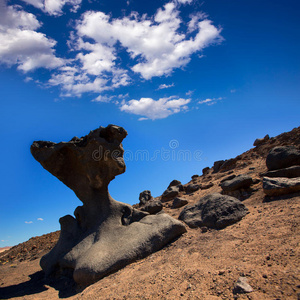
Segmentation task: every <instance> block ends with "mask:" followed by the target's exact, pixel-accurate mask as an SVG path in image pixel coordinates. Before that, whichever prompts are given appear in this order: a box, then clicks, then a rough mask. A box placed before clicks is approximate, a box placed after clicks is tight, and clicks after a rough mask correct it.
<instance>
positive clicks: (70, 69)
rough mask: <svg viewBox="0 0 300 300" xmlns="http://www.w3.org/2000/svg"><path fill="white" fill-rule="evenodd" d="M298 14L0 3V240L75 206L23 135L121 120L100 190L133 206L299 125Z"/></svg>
mask: <svg viewBox="0 0 300 300" xmlns="http://www.w3.org/2000/svg"><path fill="white" fill-rule="evenodd" d="M299 14H300V3H299V1H296V0H286V1H282V0H265V1H261V0H251V1H249V0H244V1H240V0H226V1H224V0H210V1H196V0H172V1H171V0H170V1H157V0H155V1H137V0H129V1H126V0H122V1H121V0H113V1H111V0H110V1H107V0H99V1H93V0H92V1H86V0H22V1H21V0H20V1H4V0H0V101H1V110H0V113H1V118H0V120H1V131H0V134H1V140H2V146H1V150H0V151H1V157H2V168H1V170H0V180H1V187H2V195H1V209H0V247H2V246H6V245H15V244H17V243H19V242H23V241H25V240H27V239H28V238H30V237H32V236H36V235H41V234H44V233H48V232H51V231H54V230H58V229H59V223H58V219H59V217H61V216H63V215H66V214H72V213H73V211H74V209H75V208H76V206H78V205H80V204H81V202H80V201H79V200H78V199H77V198H76V196H75V195H74V193H73V192H72V191H71V190H69V189H68V188H67V187H66V186H64V185H63V184H62V183H61V182H60V181H59V180H58V179H56V178H55V177H53V176H52V175H51V174H50V173H48V172H47V171H45V170H44V169H43V168H42V167H41V166H40V165H39V163H37V162H36V161H35V160H34V159H33V157H32V156H31V154H30V145H31V143H32V142H33V141H34V140H51V141H55V142H60V141H68V140H70V139H71V138H72V137H73V136H75V135H76V136H83V135H86V134H87V133H88V132H89V131H90V130H92V129H95V128H97V127H99V126H100V125H101V126H107V125H108V124H111V123H113V124H117V125H120V126H123V127H124V128H125V129H126V130H127V131H128V137H127V138H126V139H125V140H124V142H123V145H124V148H125V150H126V152H125V161H126V165H127V170H126V172H125V174H122V175H120V176H118V177H116V179H115V180H114V181H112V182H111V184H110V192H111V194H112V196H113V197H114V198H115V199H116V200H119V201H122V202H127V203H130V204H134V203H137V202H138V196H139V193H140V192H141V191H143V190H144V189H150V190H151V191H152V194H153V195H154V196H158V195H160V194H161V193H162V192H163V191H164V189H165V188H166V187H167V186H168V184H169V182H170V181H171V180H173V179H178V180H181V181H182V182H183V183H186V182H188V181H189V180H190V176H191V175H193V174H201V173H202V169H203V168H204V167H206V166H212V164H213V162H214V161H216V160H219V159H228V158H231V157H235V156H236V155H238V154H240V153H242V152H244V151H246V150H248V149H249V148H251V147H252V144H253V141H254V140H255V138H258V137H263V136H264V135H265V134H267V133H268V134H270V135H271V136H275V135H277V134H280V133H282V132H284V131H289V130H291V129H293V128H294V127H297V126H299V115H300V101H299V100H300V99H299V92H300V84H299V83H300V72H299V70H300V59H299V53H300V34H299V29H300V21H299Z"/></svg>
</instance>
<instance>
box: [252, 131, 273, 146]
mask: <svg viewBox="0 0 300 300" xmlns="http://www.w3.org/2000/svg"><path fill="white" fill-rule="evenodd" d="M269 139H270V137H269V135H268V134H267V135H266V136H265V137H264V138H263V139H256V140H255V141H254V143H253V146H255V147H257V146H260V145H263V144H265V143H266V142H267V141H268V140H269Z"/></svg>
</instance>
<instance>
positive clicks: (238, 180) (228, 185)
mask: <svg viewBox="0 0 300 300" xmlns="http://www.w3.org/2000/svg"><path fill="white" fill-rule="evenodd" d="M252 183H253V181H252V178H251V177H250V176H249V175H239V176H236V177H234V178H233V179H231V180H226V181H224V182H222V183H221V188H222V190H223V191H224V192H232V191H236V190H240V189H247V188H249V187H250V186H251V184H252Z"/></svg>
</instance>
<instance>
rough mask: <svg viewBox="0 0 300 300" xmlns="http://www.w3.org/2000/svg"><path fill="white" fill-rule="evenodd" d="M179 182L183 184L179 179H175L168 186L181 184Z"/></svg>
mask: <svg viewBox="0 0 300 300" xmlns="http://www.w3.org/2000/svg"><path fill="white" fill-rule="evenodd" d="M179 184H181V182H180V181H179V180H176V179H174V180H172V181H171V182H170V184H169V186H168V188H169V187H171V186H176V185H179Z"/></svg>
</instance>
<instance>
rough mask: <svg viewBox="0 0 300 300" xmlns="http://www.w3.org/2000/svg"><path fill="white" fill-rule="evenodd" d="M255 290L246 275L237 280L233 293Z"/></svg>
mask: <svg viewBox="0 0 300 300" xmlns="http://www.w3.org/2000/svg"><path fill="white" fill-rule="evenodd" d="M251 292H253V288H252V287H251V285H250V284H249V283H248V279H247V278H246V277H242V276H241V277H239V279H238V280H237V282H236V283H235V285H234V288H233V293H234V294H245V293H251Z"/></svg>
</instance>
